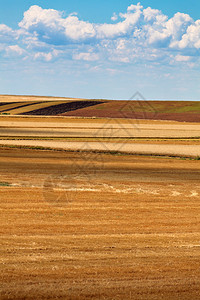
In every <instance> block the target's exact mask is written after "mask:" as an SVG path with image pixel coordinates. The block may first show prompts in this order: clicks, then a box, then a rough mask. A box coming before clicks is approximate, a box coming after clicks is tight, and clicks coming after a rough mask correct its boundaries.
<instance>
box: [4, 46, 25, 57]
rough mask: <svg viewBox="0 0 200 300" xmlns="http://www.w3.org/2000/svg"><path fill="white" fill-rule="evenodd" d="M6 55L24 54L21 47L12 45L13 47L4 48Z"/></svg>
mask: <svg viewBox="0 0 200 300" xmlns="http://www.w3.org/2000/svg"><path fill="white" fill-rule="evenodd" d="M6 54H7V55H19V56H21V55H23V54H25V51H24V49H22V48H21V47H19V46H18V45H13V46H8V47H7V48H6Z"/></svg>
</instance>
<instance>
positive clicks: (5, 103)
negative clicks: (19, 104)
mask: <svg viewBox="0 0 200 300" xmlns="http://www.w3.org/2000/svg"><path fill="white" fill-rule="evenodd" d="M10 103H11V102H1V103H0V106H3V105H7V104H10Z"/></svg>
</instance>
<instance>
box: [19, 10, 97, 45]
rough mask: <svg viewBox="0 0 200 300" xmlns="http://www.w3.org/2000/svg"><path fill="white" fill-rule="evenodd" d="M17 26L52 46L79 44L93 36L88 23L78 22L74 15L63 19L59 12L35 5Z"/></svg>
mask: <svg viewBox="0 0 200 300" xmlns="http://www.w3.org/2000/svg"><path fill="white" fill-rule="evenodd" d="M19 26H20V27H21V28H22V29H24V30H27V31H28V32H29V33H33V34H35V35H36V36H37V37H38V40H40V41H42V42H45V43H48V44H54V45H65V44H69V43H70V42H80V41H82V40H87V39H90V38H92V37H94V36H95V30H94V26H93V25H92V24H90V23H89V22H84V21H80V20H79V19H78V17H77V16H75V15H69V16H68V17H67V18H63V17H62V13H61V12H58V11H56V10H54V9H42V8H41V7H39V6H37V5H34V6H31V7H30V9H29V10H28V11H26V12H25V13H24V18H23V20H22V21H21V22H20V23H19Z"/></svg>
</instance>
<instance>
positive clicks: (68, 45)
mask: <svg viewBox="0 0 200 300" xmlns="http://www.w3.org/2000/svg"><path fill="white" fill-rule="evenodd" d="M199 55H200V1H197V0H190V1H179V0H173V1H172V0H168V1H158V0H152V1H147V0H143V1H141V2H137V1H127V0H123V1H121V0H120V1H117V0H115V1H114V0H109V1H105V0H101V1H92V0H85V1H80V0H74V1H68V0H57V1H55V0H39V1H32V0H26V1H24V0H15V1H14V0H7V1H2V0H0V94H19V95H24V94H26V95H48V96H66V97H79V98H90V99H91V98H92V99H93V98H98V99H129V98H131V97H132V95H134V94H135V93H136V92H140V93H141V94H142V95H143V97H144V98H146V99H148V100H200V84H199V83H200V68H199V67H200V59H199Z"/></svg>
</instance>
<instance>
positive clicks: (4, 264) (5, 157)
mask: <svg viewBox="0 0 200 300" xmlns="http://www.w3.org/2000/svg"><path fill="white" fill-rule="evenodd" d="M199 178H200V162H199V161H187V160H186V161H183V160H178V159H164V158H150V157H146V158H145V157H143V158H142V157H137V156H123V155H122V156H113V155H109V154H106V155H105V154H98V155H97V154H89V155H88V154H86V153H85V154H83V153H82V154H80V153H70V152H68V153H64V152H51V151H33V150H22V149H21V150H18V149H5V150H3V149H1V150H0V182H1V183H2V184H1V185H2V186H0V214H1V221H0V232H1V241H0V251H1V256H0V266H1V273H0V299H136V300H137V299H145V300H146V299H166V300H167V299H176V300H179V299H185V300H186V299H188V300H189V299H192V300H193V299H199V298H200V243H199V241H200V232H199V214H200V202H199V196H200V184H199ZM3 182H4V185H5V183H7V184H8V185H10V186H3Z"/></svg>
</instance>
